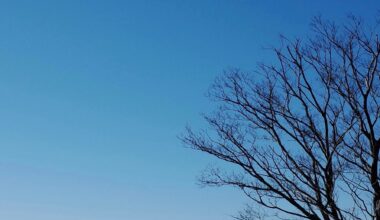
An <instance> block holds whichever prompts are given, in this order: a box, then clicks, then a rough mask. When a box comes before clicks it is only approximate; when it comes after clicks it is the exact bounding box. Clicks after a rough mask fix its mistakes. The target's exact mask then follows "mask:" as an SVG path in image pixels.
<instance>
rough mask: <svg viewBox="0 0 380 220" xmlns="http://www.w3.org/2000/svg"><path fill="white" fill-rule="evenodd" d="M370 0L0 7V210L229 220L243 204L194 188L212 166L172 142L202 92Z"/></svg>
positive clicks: (4, 215) (14, 219)
mask: <svg viewBox="0 0 380 220" xmlns="http://www.w3.org/2000/svg"><path fill="white" fill-rule="evenodd" d="M376 2H377V1H374V0H373V1H367V3H366V4H363V3H362V2H361V1H344V2H343V1H335V2H334V3H331V2H330V1H301V0H299V1H253V0H252V1H250V0H214V1H211V0H199V1H198V0H191V1H180V0H176V1H175V0H167V1H153V0H151V1H145V0H136V1H132V0H125V1H112V0H107V1H94V0H92V1H82V0H75V1H74V0H73V1H71V0H66V1H52V0H49V1H38V0H36V1H17V0H13V1H0V100H1V101H0V118H1V123H0V218H1V219H7V220H25V219H29V220H61V219H62V220H63V219H65V220H67V219H70V220H79V219H80V220H87V219H88V220H90V219H91V220H101V219H112V220H122V219H133V220H152V219H154V220H168V219H173V220H174V219H181V220H193V219H197V220H206V219H207V220H227V219H230V217H229V215H231V214H234V213H236V212H237V211H238V210H239V209H242V208H243V207H244V203H245V202H247V200H246V199H245V198H244V196H243V195H242V194H241V193H240V192H239V191H235V190H231V189H214V188H200V187H199V186H197V185H196V176H197V175H198V174H199V173H200V172H201V171H202V169H203V168H205V167H206V166H207V165H208V164H210V163H215V161H214V160H213V159H212V158H210V157H208V156H206V155H202V154H200V153H197V152H193V151H192V150H189V149H186V148H184V147H183V145H182V144H181V142H180V141H179V140H178V138H177V136H178V135H179V134H180V133H181V132H182V131H183V130H184V127H185V125H186V124H191V125H192V126H193V127H195V128H197V127H198V128H200V127H202V126H203V125H204V123H203V122H202V120H201V117H200V113H202V112H209V111H211V110H212V107H213V105H212V103H210V102H209V101H208V100H207V98H206V97H205V96H204V94H205V92H206V90H207V88H208V86H209V85H210V84H211V83H212V81H213V79H214V78H215V77H216V76H217V75H218V74H220V73H222V72H223V70H225V69H228V68H231V67H239V68H241V69H244V70H247V71H251V70H254V68H255V65H256V62H258V61H261V60H266V61H269V62H270V56H269V54H268V51H266V50H263V49H262V47H263V46H268V45H276V42H277V39H278V35H279V34H280V33H283V34H285V35H288V36H304V35H305V34H307V33H308V28H309V26H308V25H309V22H310V18H311V17H312V16H313V15H317V14H321V15H323V16H324V17H326V18H330V19H334V20H337V21H339V20H343V19H344V17H345V15H346V14H347V13H349V12H352V13H354V14H356V15H359V16H361V17H363V19H364V20H367V21H373V20H374V19H375V17H374V15H375V14H376V12H377V10H378V9H380V3H376Z"/></svg>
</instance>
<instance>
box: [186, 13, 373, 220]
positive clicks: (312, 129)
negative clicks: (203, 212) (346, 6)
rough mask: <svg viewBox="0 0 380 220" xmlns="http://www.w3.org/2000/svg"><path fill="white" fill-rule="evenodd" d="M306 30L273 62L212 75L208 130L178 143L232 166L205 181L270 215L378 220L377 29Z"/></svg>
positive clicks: (354, 25) (352, 23) (320, 23)
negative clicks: (213, 105) (243, 197)
mask: <svg viewBox="0 0 380 220" xmlns="http://www.w3.org/2000/svg"><path fill="white" fill-rule="evenodd" d="M311 27H312V37H310V38H307V39H303V40H300V39H295V40H289V39H286V38H282V39H281V42H282V46H280V47H277V48H274V49H273V51H274V54H275V57H276V59H275V61H274V62H273V63H272V64H270V65H268V64H260V65H259V67H258V70H257V72H254V73H244V72H242V71H239V70H232V71H229V72H228V73H226V74H224V75H223V76H222V77H220V78H218V79H217V80H216V82H215V84H214V85H213V86H212V88H211V90H210V97H211V98H212V100H214V101H216V102H217V103H218V104H217V106H218V108H217V110H216V111H215V112H213V113H212V114H210V115H208V116H205V119H206V120H207V122H208V124H209V125H210V127H209V128H207V129H205V130H202V131H193V130H192V129H190V128H188V129H187V131H186V133H185V134H184V135H183V136H182V140H183V141H184V143H185V144H186V145H188V146H190V147H192V148H194V149H196V150H199V151H202V152H206V153H208V154H211V155H213V156H215V157H217V158H219V159H220V160H222V161H225V162H228V163H229V164H231V165H233V166H232V168H231V169H229V168H228V169H227V168H225V169H212V170H210V172H208V173H207V175H205V176H204V177H203V178H201V182H202V183H204V184H206V185H211V186H224V185H230V186H236V187H238V188H239V189H241V190H242V191H243V192H244V193H245V195H247V196H248V197H249V198H250V199H252V200H253V201H254V202H255V203H254V204H257V205H259V206H260V207H262V208H265V209H266V210H268V211H269V212H271V211H272V212H276V213H278V215H277V217H276V218H280V219H281V218H282V219H312V220H319V219H324V220H328V219H334V220H343V219H376V220H380V184H379V151H380V124H379V117H380V71H379V67H378V64H379V55H380V41H379V38H378V29H377V25H375V26H373V27H369V26H366V25H363V23H362V22H361V21H360V19H357V18H354V17H350V18H349V19H348V22H347V23H345V24H343V25H336V24H334V23H333V22H330V21H324V20H323V19H321V18H315V19H314V20H313V22H312V26H311ZM270 210H271V211H270Z"/></svg>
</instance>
